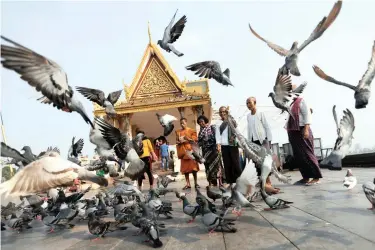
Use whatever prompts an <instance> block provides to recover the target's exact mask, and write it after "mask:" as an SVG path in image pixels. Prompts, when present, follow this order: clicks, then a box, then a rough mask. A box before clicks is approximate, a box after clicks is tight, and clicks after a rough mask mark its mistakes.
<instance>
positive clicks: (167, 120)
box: [156, 113, 177, 136]
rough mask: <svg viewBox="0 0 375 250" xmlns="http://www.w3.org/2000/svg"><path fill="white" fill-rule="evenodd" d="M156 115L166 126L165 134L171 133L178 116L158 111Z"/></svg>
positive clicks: (163, 125)
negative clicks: (161, 113) (162, 113)
mask: <svg viewBox="0 0 375 250" xmlns="http://www.w3.org/2000/svg"><path fill="white" fill-rule="evenodd" d="M156 117H157V118H158V120H159V122H160V125H161V126H162V127H163V128H164V136H168V135H170V134H171V133H172V131H173V129H174V125H173V122H174V121H177V118H176V117H174V116H172V115H168V114H165V115H163V116H161V115H160V114H158V113H156Z"/></svg>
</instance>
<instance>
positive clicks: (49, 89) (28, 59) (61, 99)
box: [1, 36, 94, 127]
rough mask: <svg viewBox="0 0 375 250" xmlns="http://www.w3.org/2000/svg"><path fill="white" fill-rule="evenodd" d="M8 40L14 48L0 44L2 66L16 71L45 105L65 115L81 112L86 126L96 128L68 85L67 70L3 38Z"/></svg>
mask: <svg viewBox="0 0 375 250" xmlns="http://www.w3.org/2000/svg"><path fill="white" fill-rule="evenodd" d="M1 38H2V39H4V40H5V41H7V42H9V43H11V44H13V45H15V46H16V47H11V46H8V45H3V44H2V45H1V57H2V58H4V60H3V61H1V64H2V65H3V67H4V68H6V69H9V70H14V71H15V72H17V73H18V74H20V75H21V79H22V80H24V81H27V82H28V83H29V85H30V86H32V87H35V89H36V91H38V92H41V93H42V95H43V97H41V98H39V99H38V100H39V101H41V102H42V103H45V104H53V106H54V107H56V108H57V109H61V110H63V111H65V112H69V113H71V112H73V111H75V112H78V113H79V114H80V115H81V116H82V118H83V119H84V120H85V121H86V123H88V124H90V125H91V127H94V124H93V123H92V121H91V120H90V119H89V117H88V115H87V113H86V111H85V109H84V107H83V105H82V103H81V102H80V101H79V100H78V99H77V98H76V96H75V95H74V91H73V89H72V87H71V86H69V84H68V77H67V74H66V73H65V72H64V70H63V69H62V68H61V67H60V66H59V65H58V64H57V63H55V62H54V61H52V60H50V59H48V58H46V57H44V56H42V55H40V54H38V53H36V52H34V51H32V50H30V49H28V48H26V47H24V46H22V45H20V44H18V43H16V42H14V41H12V40H10V39H8V38H6V37H4V36H1Z"/></svg>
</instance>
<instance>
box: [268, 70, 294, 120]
mask: <svg viewBox="0 0 375 250" xmlns="http://www.w3.org/2000/svg"><path fill="white" fill-rule="evenodd" d="M273 91H274V93H273V92H271V93H269V95H268V97H271V99H272V102H273V104H274V105H275V107H276V108H279V109H281V110H282V111H287V112H288V113H289V114H290V115H291V116H292V117H293V115H292V114H291V111H290V107H289V106H287V103H288V102H289V100H290V98H291V97H292V80H291V76H290V75H282V74H281V70H279V72H278V74H277V77H276V82H275V86H274V87H273Z"/></svg>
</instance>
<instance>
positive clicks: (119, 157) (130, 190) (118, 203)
mask: <svg viewBox="0 0 375 250" xmlns="http://www.w3.org/2000/svg"><path fill="white" fill-rule="evenodd" d="M341 6H342V1H341V0H339V1H337V2H336V3H335V5H334V7H333V9H332V10H331V12H330V13H329V15H328V17H324V18H323V19H322V20H321V21H320V22H319V24H318V25H317V27H316V28H315V29H314V31H313V32H312V34H311V35H310V37H309V38H308V39H307V40H306V41H305V42H304V43H303V44H302V45H301V46H299V47H298V44H297V42H294V43H293V45H292V47H291V49H290V50H286V49H283V48H282V47H280V46H278V45H276V44H274V43H271V42H269V41H267V40H265V39H264V38H262V37H261V36H259V35H258V34H257V33H256V32H255V31H254V30H253V29H252V27H251V26H250V25H249V27H250V30H251V32H252V33H253V34H254V35H255V36H256V37H258V38H259V39H261V40H262V41H264V42H266V43H267V45H268V46H269V47H271V48H272V49H273V50H275V51H276V52H277V53H278V54H280V55H282V56H284V57H285V64H284V65H283V66H282V67H281V68H280V69H279V70H278V74H277V78H276V83H275V86H274V93H270V94H269V96H270V97H271V98H272V101H273V103H274V104H275V106H276V107H278V108H280V109H281V110H282V111H283V112H284V111H286V112H288V113H290V105H291V104H290V102H292V99H295V97H297V96H299V95H300V94H301V93H302V92H303V90H304V88H305V86H306V83H304V84H302V85H301V86H299V87H298V88H297V89H294V90H293V89H292V81H291V76H290V74H292V75H295V76H300V75H301V73H300V71H299V69H298V67H297V60H298V55H299V53H300V52H301V51H302V50H303V49H304V48H305V47H306V46H307V45H308V44H310V43H311V42H312V41H314V40H316V39H317V38H319V37H320V36H321V35H322V34H323V33H324V32H325V30H326V29H327V28H328V27H329V26H330V25H331V24H332V23H333V21H334V20H335V19H336V17H337V16H338V14H339V12H340V10H341ZM176 13H177V12H176ZM176 13H175V15H174V16H173V18H172V20H171V22H170V24H169V25H168V26H167V27H166V29H165V32H164V37H163V40H159V41H158V45H159V46H160V47H161V48H163V49H164V50H166V51H167V52H170V51H172V52H173V53H175V54H176V55H177V56H183V53H181V52H179V51H177V50H176V49H175V48H174V46H173V45H172V43H173V42H175V41H176V40H177V39H178V38H179V37H180V36H181V34H182V31H183V29H184V27H185V23H186V16H183V17H182V18H181V19H180V20H179V21H178V22H177V23H176V24H174V25H173V23H174V19H175V16H176ZM1 38H2V39H4V40H5V41H7V42H9V43H11V44H13V45H14V46H8V45H3V44H2V45H1V57H2V58H3V60H2V61H1V63H2V65H3V67H4V68H6V69H9V70H13V71H15V72H16V73H18V74H19V75H20V76H21V79H22V80H24V81H26V82H28V83H29V85H30V86H32V87H34V88H35V89H36V91H38V92H41V94H42V95H43V96H42V97H41V98H39V99H38V100H40V101H41V102H42V103H45V104H52V105H53V106H54V107H56V108H57V109H61V110H63V111H65V112H73V111H75V112H77V113H79V114H80V115H81V116H82V117H83V119H84V120H85V121H86V123H88V124H89V125H90V132H89V133H90V134H89V138H90V142H91V143H93V144H94V145H96V152H97V154H98V155H99V156H100V159H99V160H98V161H96V162H95V163H93V164H90V165H89V166H81V164H80V161H79V159H78V156H79V154H80V152H81V151H82V148H83V145H84V143H83V140H82V139H79V140H78V141H75V138H73V141H72V145H71V147H70V150H69V153H68V157H67V159H64V158H62V157H61V156H60V152H59V149H58V148H56V147H55V148H52V147H49V148H48V149H47V150H46V151H45V152H41V153H40V154H39V155H38V156H36V155H34V154H33V153H32V151H31V149H30V147H27V146H25V147H24V148H23V150H24V151H25V152H24V153H20V152H19V151H17V150H16V149H14V148H11V147H10V146H8V145H6V144H5V143H1V156H3V157H10V158H12V159H13V163H15V164H16V165H17V166H19V169H18V171H17V173H16V174H15V175H14V176H13V177H12V178H11V179H9V180H7V181H5V182H3V183H1V184H0V194H1V195H4V196H20V199H21V200H22V201H23V203H21V205H18V206H16V205H15V204H14V203H9V204H8V205H7V206H5V207H2V211H1V215H2V219H4V220H7V225H8V226H9V227H11V228H15V229H17V230H22V229H25V228H29V227H30V226H29V225H28V223H29V222H30V221H31V220H33V219H40V220H42V221H43V222H44V223H45V224H46V225H47V226H50V227H51V229H54V228H56V227H60V226H61V227H64V228H66V227H70V228H71V227H73V226H74V224H71V223H70V222H71V221H72V220H73V219H74V218H76V217H78V218H80V219H88V228H89V231H90V233H91V234H94V235H97V236H104V235H105V234H106V233H108V232H112V231H115V230H124V229H126V226H124V225H125V224H126V223H129V222H131V223H132V224H133V225H134V226H135V227H137V228H140V229H141V232H143V233H145V234H146V235H147V236H148V238H149V239H150V240H151V241H152V242H153V246H154V247H160V246H162V242H161V241H160V238H159V232H160V231H163V230H164V229H165V225H164V224H163V223H160V222H158V220H159V215H160V214H162V215H164V216H166V217H168V218H170V217H171V215H172V214H171V211H172V205H171V202H168V201H161V200H160V199H159V196H160V195H165V194H166V193H168V192H175V193H176V196H177V198H179V199H180V200H182V201H183V203H182V204H183V211H184V213H185V214H187V215H189V216H191V218H192V221H193V220H194V219H195V217H197V216H199V215H201V216H202V222H203V224H204V225H205V226H207V228H208V229H209V231H210V232H212V231H214V230H216V229H219V228H220V229H223V230H228V231H229V232H235V231H236V229H235V228H234V224H235V220H236V219H228V218H226V217H225V216H226V215H227V213H228V211H229V209H230V208H231V207H234V208H233V210H232V212H233V213H235V214H237V215H238V216H237V218H238V217H239V216H240V215H241V210H242V207H251V208H253V209H258V207H257V206H255V205H253V204H252V203H251V202H250V201H253V200H254V199H256V198H257V197H261V198H262V199H263V200H264V202H265V203H266V204H267V205H268V206H269V209H281V208H287V207H289V204H291V203H292V202H290V201H285V200H282V199H279V198H277V197H276V196H274V195H269V194H268V193H267V192H266V191H265V183H266V179H267V177H268V175H269V174H270V173H271V172H272V173H274V175H275V177H276V178H277V179H278V180H279V181H281V182H283V183H290V181H291V179H290V178H289V177H287V176H284V175H283V174H281V173H280V172H279V171H278V169H277V167H276V165H275V163H274V161H273V158H272V152H271V151H270V149H266V148H264V147H262V146H258V145H256V144H254V143H252V142H250V141H248V140H247V139H246V138H245V137H244V136H243V135H242V134H241V133H240V132H239V130H238V129H237V127H236V122H235V120H234V118H233V117H232V116H231V115H230V114H229V117H228V124H229V126H230V127H231V128H232V130H233V131H234V133H235V135H236V137H237V139H238V143H239V145H240V147H241V148H242V149H243V151H244V153H245V156H246V158H247V164H246V167H245V169H244V171H243V172H242V174H241V176H240V177H239V178H238V179H237V181H236V183H235V184H233V185H229V186H228V187H227V188H223V187H221V188H220V192H216V191H215V190H211V189H210V188H209V187H208V188H207V196H208V198H209V199H212V200H213V201H214V203H215V200H216V199H221V200H222V203H223V204H222V205H221V206H220V207H219V206H217V205H215V204H214V203H212V202H211V201H210V200H209V199H208V198H206V197H205V196H204V195H203V194H202V193H201V192H200V191H199V189H197V190H196V192H197V195H196V203H197V204H195V205H192V204H190V203H189V201H188V199H187V194H184V193H180V192H178V191H176V190H173V189H167V186H168V184H169V182H170V181H172V179H173V177H172V176H170V177H166V176H160V177H159V176H156V177H155V178H157V180H158V186H157V188H155V189H151V190H150V191H149V193H148V195H147V196H145V195H144V194H143V193H142V192H141V191H140V190H138V189H137V188H136V187H134V186H133V185H132V184H130V183H129V182H127V181H122V182H123V183H121V184H119V181H120V180H119V179H116V181H115V183H114V186H113V187H108V179H107V178H105V177H102V176H99V175H96V174H95V172H93V171H94V170H98V169H104V170H105V172H107V173H109V174H110V176H111V177H114V178H117V177H119V176H120V172H123V175H124V176H127V177H129V178H130V179H132V180H135V179H136V178H138V177H139V176H141V175H143V174H144V167H145V166H144V162H143V161H142V160H141V159H140V158H139V156H140V155H142V153H143V144H142V139H143V134H141V133H139V134H137V135H136V136H135V137H134V138H132V139H131V138H130V136H129V135H128V134H127V133H123V132H122V131H120V130H119V129H118V128H116V127H114V126H112V125H111V124H109V123H108V122H106V121H105V120H104V119H102V118H98V117H96V118H94V119H93V121H92V120H91V119H90V118H89V116H88V115H87V113H86V111H85V109H84V108H83V105H82V103H81V102H80V101H79V100H78V98H77V95H76V94H75V92H74V90H73V88H72V87H71V86H70V85H69V84H68V78H67V74H66V73H65V72H64V70H63V69H62V68H61V67H60V66H59V65H58V64H57V63H55V62H54V61H52V60H50V59H48V58H46V57H44V56H42V55H40V54H38V53H36V52H34V51H32V50H30V49H28V48H26V47H24V46H22V45H20V44H18V43H16V42H14V41H12V40H10V39H8V38H5V37H4V36H1ZM186 68H187V69H188V70H192V71H196V74H199V76H200V77H206V78H210V79H211V78H213V79H215V80H216V81H217V82H219V83H221V84H223V85H226V86H228V85H231V86H233V84H232V83H231V80H230V71H229V69H226V70H225V71H223V72H222V71H221V68H220V64H219V63H218V62H215V61H205V62H200V63H195V64H192V65H190V66H187V67H186ZM313 68H314V71H315V72H316V74H317V75H318V76H319V77H321V78H323V79H325V80H327V81H330V82H333V83H336V84H340V85H343V86H347V87H350V88H352V89H353V90H355V95H354V97H355V99H356V105H355V107H356V108H357V109H359V108H365V107H366V105H367V104H368V100H369V98H370V85H371V82H372V80H373V78H374V76H375V43H374V47H373V51H372V57H371V61H370V63H369V66H368V69H367V71H366V73H365V74H364V76H363V77H362V79H361V80H360V82H359V84H358V86H357V87H353V86H350V85H348V84H345V83H342V82H339V81H337V80H335V79H334V78H332V77H330V76H327V75H326V74H325V73H324V72H323V71H322V70H321V69H319V68H318V67H317V66H314V67H313ZM76 90H77V91H78V92H79V93H81V94H82V95H83V96H84V97H86V98H87V99H89V100H90V101H93V102H96V103H97V104H99V105H100V106H102V107H104V108H105V111H106V114H107V115H108V116H109V117H113V116H114V115H116V112H115V108H114V104H115V103H116V102H117V100H118V99H119V97H120V95H121V90H119V91H115V92H113V93H110V94H109V95H108V97H107V98H106V97H105V94H104V93H103V91H101V90H97V89H90V88H86V87H76ZM333 114H334V119H335V122H336V125H337V133H338V138H337V140H336V143H335V148H334V150H333V152H332V153H331V155H330V156H329V157H328V158H327V159H326V160H325V161H326V162H325V164H328V165H332V166H336V165H340V166H341V159H342V158H343V157H345V156H346V154H347V153H348V150H349V148H350V145H351V141H352V138H353V136H352V134H353V131H354V128H355V126H354V117H353V115H352V113H351V112H350V111H349V110H348V109H347V110H346V111H344V117H343V118H342V119H341V121H340V124H339V123H338V121H337V115H336V111H335V107H334V109H333ZM157 118H158V120H159V122H160V124H161V125H162V126H163V127H164V135H165V136H167V135H169V134H170V133H171V132H172V131H173V129H174V126H173V122H174V121H175V120H177V119H176V118H175V117H173V116H170V115H168V114H166V115H163V116H162V115H159V114H157ZM190 155H191V157H192V159H195V160H196V161H198V162H200V163H202V162H204V159H203V157H202V156H201V154H200V152H199V149H198V148H197V147H193V152H191V154H190ZM254 164H257V165H258V166H260V167H261V169H262V171H261V176H260V178H259V182H258V177H257V174H256V170H255V166H254ZM351 175H352V174H351V171H348V174H347V177H348V180H347V181H344V186H346V187H351V186H352V185H351V184H350V182H351V181H352V179H353V178H350V177H351ZM77 179H79V180H81V181H91V182H94V183H97V184H99V185H100V186H102V187H101V189H100V190H99V192H98V193H97V194H96V196H95V197H93V198H92V199H83V196H84V195H85V193H87V192H88V191H89V190H90V188H88V189H86V190H84V191H80V192H77V193H75V194H72V195H70V196H65V193H64V190H63V188H65V187H71V186H72V185H73V184H74V183H75V181H76V180H77ZM249 186H251V187H252V188H251V192H252V193H251V199H250V201H249V200H248V199H246V198H245V197H244V194H245V193H246V192H247V190H248V187H249ZM363 190H364V192H365V194H366V196H367V198H368V199H369V201H370V202H371V203H372V204H373V207H372V208H373V209H374V208H375V183H371V182H368V183H365V184H364V185H363ZM44 192H47V197H42V196H43V195H42V193H44ZM25 202H26V203H28V205H24V203H25ZM111 209H113V211H114V220H113V221H104V220H103V219H102V218H101V217H103V216H105V215H108V214H110V210H111ZM4 226H5V223H3V222H2V230H3V229H5V227H4Z"/></svg>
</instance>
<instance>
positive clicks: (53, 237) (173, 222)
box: [1, 168, 375, 250]
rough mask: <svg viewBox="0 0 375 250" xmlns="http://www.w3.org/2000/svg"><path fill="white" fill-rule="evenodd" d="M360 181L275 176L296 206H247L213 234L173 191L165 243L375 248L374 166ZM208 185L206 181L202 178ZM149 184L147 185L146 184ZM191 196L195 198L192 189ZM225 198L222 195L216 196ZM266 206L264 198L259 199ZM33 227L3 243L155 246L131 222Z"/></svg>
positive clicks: (327, 174)
mask: <svg viewBox="0 0 375 250" xmlns="http://www.w3.org/2000/svg"><path fill="white" fill-rule="evenodd" d="M353 173H354V175H355V176H356V177H357V179H358V184H357V186H356V187H355V188H354V189H353V190H350V191H348V190H345V189H344V187H343V185H342V182H343V179H344V176H345V174H346V170H343V171H328V170H323V176H324V179H323V180H322V181H321V184H319V185H315V186H293V185H285V184H281V183H279V182H278V181H277V180H275V179H274V178H273V183H274V184H275V186H276V187H279V188H281V190H282V191H283V193H281V194H279V195H278V197H280V198H283V199H285V200H288V201H293V202H294V204H292V207H291V208H289V209H283V210H274V211H262V212H257V211H253V210H250V208H246V210H245V211H244V212H243V215H242V216H241V217H240V218H239V219H238V221H237V222H236V227H237V229H238V231H237V233H220V232H219V233H215V234H214V235H211V236H209V235H208V233H207V230H206V229H205V228H204V226H203V224H202V223H201V221H200V220H201V217H197V220H196V222H193V223H191V224H188V223H186V222H187V220H188V219H189V218H188V216H186V215H185V214H184V213H183V212H182V203H181V202H178V199H177V198H176V197H175V195H174V194H173V193H170V194H167V196H166V197H165V198H162V199H165V200H169V201H172V203H173V209H174V212H173V215H174V218H173V219H170V220H166V219H162V221H163V222H165V223H166V225H167V231H166V232H165V233H163V234H162V235H161V241H162V242H163V244H164V245H163V247H162V249H168V250H170V249H180V250H182V249H183V250H188V249H194V250H199V249H215V250H221V249H230V250H232V249H237V250H240V249H241V250H242V249H262V250H266V249H267V250H273V249H329V250H334V249H340V250H342V249H360V250H367V249H368V250H370V249H375V212H372V211H369V210H367V209H366V208H368V207H370V206H371V205H370V203H369V201H368V200H367V199H366V197H365V195H364V193H363V191H362V183H364V182H365V181H371V180H373V179H374V177H375V169H373V168H372V169H371V168H368V169H359V168H354V169H353ZM287 174H288V175H291V176H292V178H293V182H295V181H297V180H299V179H300V174H299V172H297V171H294V172H289V173H287ZM199 182H200V185H201V190H202V191H203V193H204V191H205V188H204V187H205V186H206V184H207V183H206V181H205V180H204V179H200V180H199ZM183 185H184V182H183V181H178V182H176V183H172V185H171V187H175V188H182V187H183ZM146 187H147V185H146ZM188 199H189V200H190V201H191V202H192V203H193V202H194V203H195V196H194V194H193V193H192V194H191V195H189V196H188ZM216 203H217V204H220V203H221V201H216ZM257 204H260V205H262V206H263V207H264V208H266V207H267V206H266V205H265V204H264V202H263V201H261V202H257ZM231 216H233V215H231ZM31 225H32V226H33V229H31V230H30V231H26V232H23V233H20V234H18V233H16V232H12V231H11V230H7V231H2V232H1V248H2V249H3V250H9V249H12V250H14V249H17V250H20V249H38V250H43V249H49V250H78V249H79V250H84V249H90V250H94V249H107V250H120V249H127V250H131V249H139V250H140V249H152V245H151V244H150V243H145V242H143V241H144V240H146V237H145V236H144V235H142V234H141V235H139V236H133V234H134V233H135V232H136V231H137V229H136V228H135V227H133V226H132V225H131V224H129V228H128V229H127V230H125V231H118V232H114V233H109V234H108V235H107V237H105V238H103V239H100V240H98V241H92V240H91V239H94V238H95V237H94V236H92V235H90V234H89V233H88V230H87V222H77V225H76V227H74V228H73V229H72V230H65V231H61V232H56V233H54V234H50V235H46V231H47V230H48V229H47V227H45V226H43V224H41V222H33V223H32V224H31Z"/></svg>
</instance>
